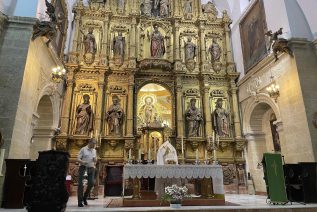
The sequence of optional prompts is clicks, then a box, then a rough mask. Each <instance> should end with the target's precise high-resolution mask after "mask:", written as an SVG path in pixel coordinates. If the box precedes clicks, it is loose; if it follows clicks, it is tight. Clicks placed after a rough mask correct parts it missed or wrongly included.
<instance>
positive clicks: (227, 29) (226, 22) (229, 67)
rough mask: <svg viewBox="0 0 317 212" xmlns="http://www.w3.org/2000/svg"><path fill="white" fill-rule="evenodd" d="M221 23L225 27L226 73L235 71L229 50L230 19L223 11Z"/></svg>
mask: <svg viewBox="0 0 317 212" xmlns="http://www.w3.org/2000/svg"><path fill="white" fill-rule="evenodd" d="M222 21H223V23H224V25H225V37H226V45H225V47H226V60H227V72H234V71H235V65H234V62H233V57H232V50H231V40H230V27H229V25H230V24H231V22H232V21H231V19H230V18H229V16H228V13H227V11H226V10H225V11H223V18H222Z"/></svg>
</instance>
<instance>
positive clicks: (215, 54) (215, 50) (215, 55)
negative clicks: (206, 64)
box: [208, 39, 221, 63]
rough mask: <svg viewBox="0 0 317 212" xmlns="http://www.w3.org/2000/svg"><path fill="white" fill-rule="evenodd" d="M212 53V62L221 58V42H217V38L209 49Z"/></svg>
mask: <svg viewBox="0 0 317 212" xmlns="http://www.w3.org/2000/svg"><path fill="white" fill-rule="evenodd" d="M208 51H209V53H210V55H211V62H212V63H214V62H217V61H219V60H220V56H221V47H220V46H219V44H218V43H217V42H216V39H213V40H212V44H211V45H210V47H209V49H208Z"/></svg>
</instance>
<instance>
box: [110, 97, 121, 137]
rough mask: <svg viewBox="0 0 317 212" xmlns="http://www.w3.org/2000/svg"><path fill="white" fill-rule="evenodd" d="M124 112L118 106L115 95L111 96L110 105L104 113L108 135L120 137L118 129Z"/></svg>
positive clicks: (117, 99) (118, 101)
mask: <svg viewBox="0 0 317 212" xmlns="http://www.w3.org/2000/svg"><path fill="white" fill-rule="evenodd" d="M123 116H124V111H123V109H122V107H121V105H120V99H119V97H118V96H117V95H113V96H112V105H111V106H110V107H109V109H108V111H107V113H106V121H107V122H108V126H109V132H110V134H115V135H120V128H121V126H122V124H123Z"/></svg>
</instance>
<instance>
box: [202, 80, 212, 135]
mask: <svg viewBox="0 0 317 212" xmlns="http://www.w3.org/2000/svg"><path fill="white" fill-rule="evenodd" d="M203 83H204V85H203V92H204V116H205V121H206V136H211V135H212V124H211V112H210V110H211V108H210V103H209V88H210V87H209V84H208V82H207V81H206V80H204V82H203Z"/></svg>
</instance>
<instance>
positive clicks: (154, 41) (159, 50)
mask: <svg viewBox="0 0 317 212" xmlns="http://www.w3.org/2000/svg"><path fill="white" fill-rule="evenodd" d="M153 28H154V31H153V32H152V34H151V37H150V36H149V34H148V38H149V37H150V39H151V56H152V57H154V58H160V57H163V55H164V54H165V45H164V37H163V36H162V34H161V32H160V31H159V30H158V25H157V24H155V25H154V26H153Z"/></svg>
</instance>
